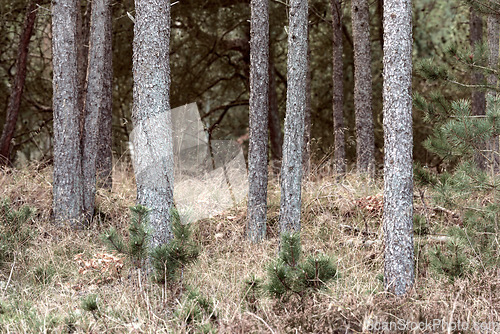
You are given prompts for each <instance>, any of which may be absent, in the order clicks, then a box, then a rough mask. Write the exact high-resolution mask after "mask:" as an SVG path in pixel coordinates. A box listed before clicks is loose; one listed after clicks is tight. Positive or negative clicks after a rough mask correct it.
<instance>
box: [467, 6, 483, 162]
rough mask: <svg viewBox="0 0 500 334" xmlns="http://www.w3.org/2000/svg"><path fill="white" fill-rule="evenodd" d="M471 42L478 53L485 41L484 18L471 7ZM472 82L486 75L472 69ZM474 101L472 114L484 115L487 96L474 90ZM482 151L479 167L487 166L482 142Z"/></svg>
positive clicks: (478, 154)
mask: <svg viewBox="0 0 500 334" xmlns="http://www.w3.org/2000/svg"><path fill="white" fill-rule="evenodd" d="M469 42H470V46H471V49H472V50H473V53H474V54H476V52H477V51H478V50H477V48H476V46H478V45H480V44H481V43H482V42H483V18H482V17H481V16H480V15H478V13H476V11H475V10H474V9H473V8H471V9H470V17H469ZM471 79H472V84H481V83H483V81H484V75H483V74H482V73H481V72H479V71H472V78H471ZM471 100H472V101H471V102H472V114H473V115H484V114H485V111H486V98H485V94H484V92H483V91H480V90H474V91H473V92H472V96H471ZM477 149H478V150H480V151H481V153H477V154H476V155H475V161H476V163H477V165H478V167H479V168H481V169H485V168H486V157H485V155H484V154H483V153H482V152H484V150H485V149H486V147H485V146H484V145H482V144H480V146H479V147H477Z"/></svg>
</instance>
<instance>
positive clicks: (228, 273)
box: [0, 166, 500, 333]
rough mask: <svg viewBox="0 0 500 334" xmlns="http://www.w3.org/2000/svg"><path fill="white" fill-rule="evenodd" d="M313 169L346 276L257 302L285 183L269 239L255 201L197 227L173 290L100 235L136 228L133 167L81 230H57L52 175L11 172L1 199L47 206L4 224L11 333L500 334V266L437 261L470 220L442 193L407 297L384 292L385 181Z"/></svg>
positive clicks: (36, 170) (274, 203)
mask: <svg viewBox="0 0 500 334" xmlns="http://www.w3.org/2000/svg"><path fill="white" fill-rule="evenodd" d="M312 174H313V176H311V177H310V179H309V180H307V181H305V182H304V185H303V208H302V231H301V240H302V245H303V246H302V250H303V253H304V254H318V253H324V254H327V255H329V256H332V257H334V259H335V263H336V266H337V269H338V271H339V273H340V276H339V277H338V278H337V279H336V280H333V281H331V282H330V283H328V285H327V287H326V288H325V289H322V290H320V291H316V292H313V293H310V294H307V295H305V296H303V297H301V298H299V297H294V296H292V297H291V298H289V299H288V300H276V299H274V298H272V297H270V296H265V295H263V296H260V297H258V298H256V299H254V300H251V299H250V298H248V290H246V289H245V286H246V285H245V280H247V279H248V278H250V277H252V275H254V276H255V277H260V278H262V279H265V277H266V265H268V264H269V263H270V262H271V261H272V260H273V259H275V258H276V256H277V251H278V243H279V234H278V214H279V187H278V184H277V181H276V180H271V182H270V185H269V214H268V217H269V219H268V232H267V239H266V240H265V241H264V242H262V243H261V244H258V245H254V244H251V243H249V242H248V241H246V239H245V225H246V207H245V204H244V203H243V204H242V205H241V206H239V207H236V208H233V209H231V210H230V211H228V212H225V213H223V214H221V215H219V216H217V217H213V218H210V219H204V220H202V221H198V222H196V223H193V229H194V234H193V238H194V240H195V241H196V242H197V243H198V244H199V245H200V250H201V252H200V256H199V258H198V260H197V261H196V262H195V263H193V264H190V265H188V266H187V267H186V268H185V269H184V270H183V272H182V278H181V280H180V281H179V282H177V283H175V284H169V285H168V286H166V287H162V286H160V285H157V284H155V283H152V282H151V281H150V280H148V279H145V278H144V277H143V276H142V275H141V274H140V271H138V270H136V269H134V268H133V266H132V265H131V263H130V261H129V259H128V258H126V257H124V256H121V255H119V254H113V253H111V252H110V251H108V250H107V249H106V247H105V246H104V244H103V243H102V241H101V240H100V238H99V236H100V234H101V233H103V232H104V231H105V230H106V229H108V228H109V227H110V226H114V227H116V228H117V229H118V230H119V231H122V232H123V234H124V235H127V233H128V225H129V222H130V210H129V207H130V206H132V205H134V200H135V188H134V180H133V173H132V170H131V169H130V168H126V167H120V168H117V169H116V170H115V174H114V180H113V190H112V191H107V190H99V191H98V195H97V212H98V213H97V216H96V219H95V222H94V224H92V226H90V227H89V228H88V229H85V230H81V231H72V230H70V229H67V228H61V227H60V226H59V227H58V226H54V225H53V224H51V223H50V216H51V198H52V186H51V182H52V181H51V179H52V176H51V169H50V168H41V167H39V166H30V168H26V169H22V170H0V200H2V199H7V198H8V199H9V200H10V202H11V206H12V210H18V209H20V208H21V207H22V206H24V205H27V206H29V207H32V208H35V209H36V212H35V214H34V215H33V216H32V217H31V218H30V219H29V221H27V222H26V223H24V225H25V226H18V227H16V229H18V230H16V231H15V233H10V232H12V231H6V230H5V228H6V226H7V225H6V224H7V223H6V222H5V217H0V222H2V224H4V226H3V227H2V226H0V229H1V228H3V229H4V230H0V231H1V232H2V235H0V237H1V239H0V240H1V242H2V244H1V245H0V251H1V253H0V254H1V255H2V258H0V333H45V332H51V333H105V332H107V333H164V332H165V333H184V332H192V333H199V332H213V333H361V332H363V333H364V332H366V333H369V332H380V333H381V332H385V333H393V332H394V333H395V332H407V333H414V332H415V333H417V332H419V333H477V332H482V333H487V332H489V333H499V332H500V314H499V312H500V269H498V268H495V267H490V268H488V267H484V270H480V271H471V272H467V273H466V274H465V275H462V277H457V278H455V279H450V278H449V277H447V276H444V275H441V274H439V273H438V272H436V271H435V270H433V269H432V266H431V264H430V258H429V257H430V255H429V254H430V253H431V250H432V249H435V248H436V247H437V248H444V247H446V246H445V241H446V240H447V238H446V236H445V234H446V230H447V229H448V228H449V227H451V226H457V225H459V224H460V214H461V213H460V212H452V211H449V210H448V211H446V210H442V209H444V208H441V209H439V208H437V207H434V205H433V202H432V198H431V197H430V195H426V194H427V193H429V194H430V193H431V192H430V190H429V191H428V190H425V191H424V189H415V194H416V195H415V200H414V203H415V213H418V214H419V215H421V216H422V217H425V219H426V224H427V225H426V234H425V235H420V236H415V250H416V254H417V256H416V283H415V287H414V289H413V290H412V291H410V293H409V294H408V295H407V296H406V297H404V298H396V297H394V296H391V295H389V294H388V293H386V292H384V286H383V263H384V261H383V260H384V252H383V251H384V246H383V228H382V210H383V203H382V202H383V199H382V180H381V179H380V180H377V181H375V182H369V181H367V180H365V179H362V178H360V177H359V176H357V175H356V174H349V175H347V176H346V177H344V178H343V179H342V180H336V179H335V177H334V176H332V175H331V174H329V173H328V172H326V173H323V174H324V176H321V177H320V176H319V175H320V174H321V173H320V171H314V172H313V173H312ZM426 196H429V197H426ZM4 216H5V213H4ZM7 232H9V233H7ZM7 234H10V235H11V237H9V238H7V237H6V235H7ZM15 236H17V239H16V237H15ZM188 291H198V293H199V295H200V296H203V297H204V298H205V299H206V300H208V301H209V303H210V304H211V307H210V308H209V311H207V310H206V309H205V311H203V310H201V311H200V308H199V307H198V308H196V305H193V300H192V299H189V298H187V296H188V295H189V293H188ZM89 295H92V296H96V297H97V299H96V300H97V309H96V310H95V311H93V312H88V311H85V310H84V309H83V307H82V302H83V300H84V299H85V298H88V296H89Z"/></svg>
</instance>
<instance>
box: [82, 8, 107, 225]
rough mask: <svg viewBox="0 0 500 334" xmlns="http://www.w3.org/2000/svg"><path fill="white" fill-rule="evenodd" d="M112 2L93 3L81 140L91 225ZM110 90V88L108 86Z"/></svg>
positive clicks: (87, 217) (86, 208)
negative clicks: (107, 36)
mask: <svg viewBox="0 0 500 334" xmlns="http://www.w3.org/2000/svg"><path fill="white" fill-rule="evenodd" d="M110 5H111V4H110V0H93V1H92V16H91V23H90V25H91V26H90V48H89V60H88V70H87V94H86V98H85V112H84V116H85V119H84V122H85V126H84V131H83V137H82V152H83V161H82V172H83V214H84V219H85V221H86V222H90V220H91V219H92V216H93V214H94V205H95V191H96V159H97V152H98V150H97V149H98V140H99V124H100V115H101V114H102V112H103V110H104V108H106V107H107V96H106V94H107V92H106V89H107V88H109V87H106V84H105V81H106V80H107V79H108V74H107V73H106V70H105V59H106V57H107V55H106V52H109V47H108V46H107V45H106V34H107V31H106V30H107V29H108V26H109V25H108V23H107V22H106V21H107V20H108V19H109V18H110V10H111V6H110ZM108 86H109V85H108Z"/></svg>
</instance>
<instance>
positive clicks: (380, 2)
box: [377, 0, 384, 52]
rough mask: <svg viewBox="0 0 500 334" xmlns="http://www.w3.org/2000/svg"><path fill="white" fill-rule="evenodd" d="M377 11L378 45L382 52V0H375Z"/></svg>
mask: <svg viewBox="0 0 500 334" xmlns="http://www.w3.org/2000/svg"><path fill="white" fill-rule="evenodd" d="M377 13H378V38H379V39H380V47H381V48H382V52H384V0H377Z"/></svg>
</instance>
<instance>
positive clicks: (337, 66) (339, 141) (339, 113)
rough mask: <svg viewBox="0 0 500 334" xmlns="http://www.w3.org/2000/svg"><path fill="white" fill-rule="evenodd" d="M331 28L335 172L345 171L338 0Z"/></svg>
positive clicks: (333, 8)
mask: <svg viewBox="0 0 500 334" xmlns="http://www.w3.org/2000/svg"><path fill="white" fill-rule="evenodd" d="M331 11H332V28H333V54H332V56H333V74H332V81H333V101H332V102H333V135H334V141H335V147H334V149H335V151H334V153H333V164H334V168H335V172H336V173H337V174H340V175H342V174H344V173H345V172H346V161H345V134H344V132H345V129H344V107H343V104H344V63H343V60H342V53H343V52H344V51H343V45H342V16H343V15H342V6H341V3H340V1H339V0H331Z"/></svg>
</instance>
